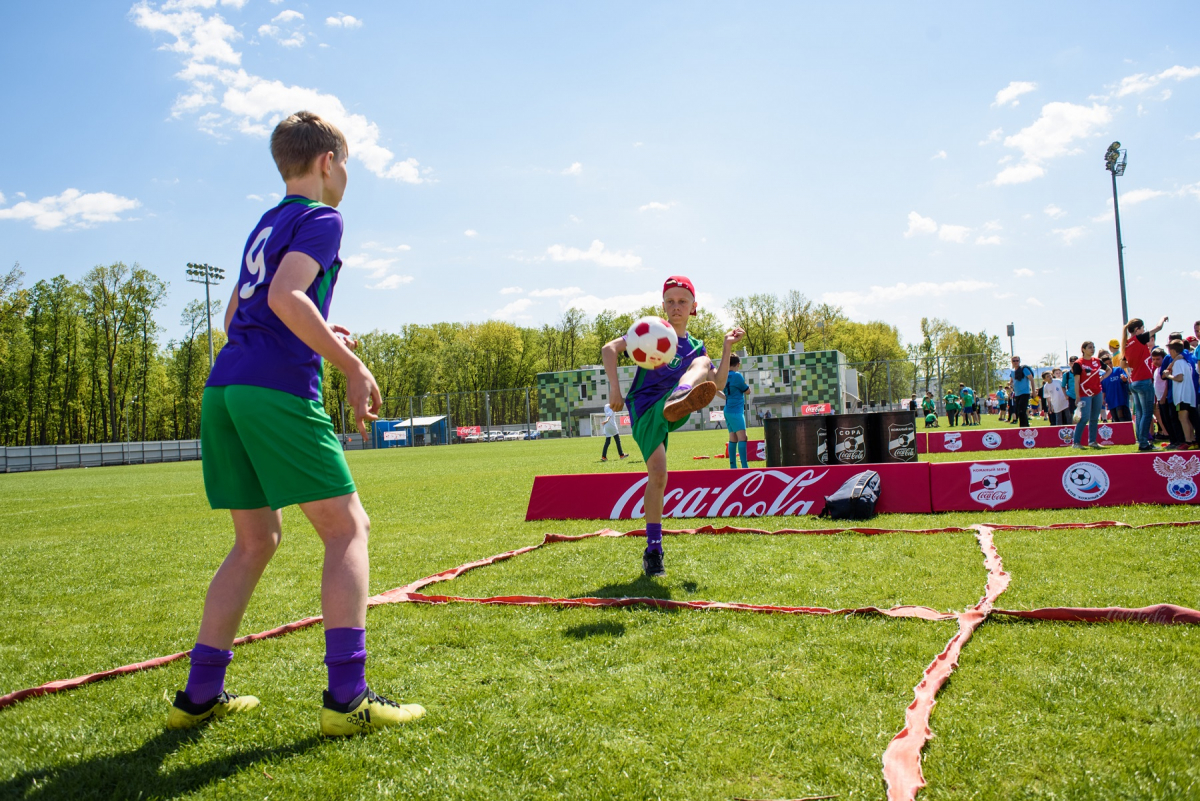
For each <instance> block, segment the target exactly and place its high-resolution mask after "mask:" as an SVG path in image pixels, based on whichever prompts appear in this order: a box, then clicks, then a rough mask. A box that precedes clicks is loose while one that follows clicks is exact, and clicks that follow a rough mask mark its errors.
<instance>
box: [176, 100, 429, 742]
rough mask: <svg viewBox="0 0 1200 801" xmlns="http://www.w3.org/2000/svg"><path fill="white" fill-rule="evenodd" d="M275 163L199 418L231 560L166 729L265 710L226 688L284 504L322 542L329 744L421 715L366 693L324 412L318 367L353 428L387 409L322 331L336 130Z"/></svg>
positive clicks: (298, 123) (362, 536)
mask: <svg viewBox="0 0 1200 801" xmlns="http://www.w3.org/2000/svg"><path fill="white" fill-rule="evenodd" d="M271 155H272V156H273V157H274V159H275V164H276V166H277V167H278V168H279V172H280V175H281V176H282V177H283V180H284V182H285V183H286V185H287V194H286V196H285V197H284V198H283V200H281V201H280V203H279V205H278V206H276V207H275V208H273V209H271V210H270V211H268V212H267V213H266V214H264V215H263V216H262V219H261V220H259V222H258V225H256V226H255V228H254V230H253V231H252V232H251V233H250V237H249V239H247V241H246V248H245V251H244V254H243V259H242V267H241V272H240V275H239V277H238V281H237V286H236V287H235V288H234V291H233V296H232V297H231V298H230V300H229V308H228V310H227V311H226V313H225V330H226V331H227V332H228V335H229V342H228V344H227V345H226V346H225V347H224V348H223V349H222V350H221V353H220V355H219V356H218V357H217V360H216V364H214V365H213V370H212V374H211V375H210V377H209V379H208V384H207V385H206V387H205V389H204V400H203V404H202V407H201V416H200V439H201V447H202V453H203V471H204V489H205V492H206V494H207V495H208V501H209V504H210V505H211V506H212V508H214V509H228V510H229V511H230V514H231V515H232V517H233V528H234V545H233V550H231V551H230V552H229V555H228V556H227V557H225V561H224V562H222V563H221V567H220V569H218V570H217V574H216V575H215V576H214V577H213V580H212V583H211V584H210V585H209V588H208V594H207V596H206V597H205V600H204V614H203V617H202V619H201V622H200V632H199V634H198V636H197V638H196V646H195V647H194V648H193V649H192V651H191V671H190V673H189V675H188V681H187V687H186V689H184V690H182V691H180V692H177V693H176V694H175V702H174V704H172V706H171V709H170V711H169V713H168V715H167V727H168V728H173V729H182V728H190V727H193V726H197V725H199V724H200V723H202V722H203V721H205V720H208V719H210V718H222V717H225V716H226V715H230V714H234V713H238V712H243V711H247V710H250V709H253V708H254V707H256V706H258V699H257V698H254V697H251V696H237V695H232V694H230V693H227V692H225V669H226V668H227V667H228V666H229V663H230V662H231V661H232V659H233V651H232V650H230V649H231V647H232V646H233V640H234V637H235V635H236V634H237V629H238V625H239V624H240V623H241V620H242V616H243V614H244V613H245V611H246V607H247V605H248V604H249V603H250V596H251V595H252V594H253V592H254V588H255V586H256V585H257V584H258V580H259V578H260V577H261V576H262V574H263V571H264V570H265V569H266V567H267V563H268V562H270V561H271V557H272V556H273V555H274V554H275V550H276V548H278V547H279V542H280V538H281V537H282V536H283V530H282V515H281V513H280V509H282V508H283V507H284V506H291V505H292V504H298V505H299V506H300V510H301V511H302V512H304V514H305V516H306V517H308V519H309V522H311V523H312V525H313V528H315V529H316V531H317V535H318V536H320V538H321V540H322V542H323V543H324V545H325V566H324V570H323V572H322V576H321V611H322V613H323V615H324V623H325V664H326V665H327V666H328V668H329V685H328V689H327V690H326V691H325V694H324V704H323V706H322V709H321V714H320V727H321V733H322V734H325V735H327V736H331V735H345V734H357V733H360V732H366V731H370V730H372V729H378V728H382V727H384V726H391V725H395V724H397V723H405V722H408V721H411V720H415V719H417V718H419V717H421V715H423V714H424V713H425V710H424V709H422V708H421V707H420V706H418V705H416V704H410V705H404V706H402V705H400V704H397V703H395V702H394V701H390V700H388V699H386V698H383V697H381V696H378V695H376V694H375V693H373V692H372V691H371V690H369V689H368V688H367V682H366V675H365V668H366V659H367V651H366V629H365V626H366V613H367V577H368V572H369V570H368V557H367V533H368V531H369V529H370V520H368V518H367V513H366V512H365V511H364V510H363V507H362V503H361V502H360V501H359V498H358V493H357V492H356V491H355V487H354V481H353V480H352V479H351V477H350V470H349V468H348V467H347V465H346V459H345V456H344V455H343V453H342V448H341V445H340V444H339V443H338V440H337V436H336V435H335V434H334V431H333V424H332V422H331V421H330V419H329V415H327V414H326V413H325V410H324V407H323V406H322V404H321V363H322V359H323V358H324V359H328V360H329V361H330V362H331V363H332V364H333V365H334V366H335V367H337V368H338V369H339V370H341V371H342V372H343V373H344V374H345V375H346V395H347V400H348V402H349V404H350V406H351V407H352V408H353V409H354V412H355V419H356V420H357V421H358V428H359V431H360V433H362V434H363V436H364V437H365V436H366V425H367V423H366V421H367V420H372V419H375V413H376V412H377V411H378V410H379V406H380V403H381V399H380V396H379V387H378V386H377V385H376V384H375V378H374V377H373V376H372V375H371V372H370V371H369V370H368V369H367V368H366V367H365V366H364V365H363V363H362V362H361V361H359V359H358V357H356V356H355V355H354V352H353V351H354V349H355V348H356V347H357V342H355V341H354V340H352V339H349V338H348V337H347V335H348V334H349V333H350V332H349V330H348V329H346V328H343V327H341V326H338V325H330V324H329V323H328V322H326V320H327V318H328V315H329V303H330V299H331V297H332V294H333V287H334V284H335V283H336V282H337V276H338V271H339V269H340V268H341V261H340V259H339V258H338V250H339V248H340V246H341V239H342V217H341V215H340V214H339V213H338V212H337V205H338V204H339V203H340V202H341V200H342V196H343V194H344V193H345V191H346V180H347V174H346V159H347V158H348V156H349V150H348V148H347V146H346V139H345V137H344V136H343V135H342V133H341V131H339V130H338V129H337V128H335V127H334V126H333V125H331V124H329V123H328V122H326V121H325V120H323V119H321V118H320V117H318V116H317V115H316V114H312V113H310V112H306V111H301V112H298V113H296V114H293V115H292V116H290V117H288V118H287V119H285V120H283V121H282V122H281V123H279V125H278V126H276V128H275V131H274V133H272V135H271Z"/></svg>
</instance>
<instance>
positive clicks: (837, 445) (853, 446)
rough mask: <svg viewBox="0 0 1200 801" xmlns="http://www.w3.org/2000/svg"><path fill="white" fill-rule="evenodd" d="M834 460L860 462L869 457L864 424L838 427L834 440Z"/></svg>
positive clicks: (850, 462) (845, 462)
mask: <svg viewBox="0 0 1200 801" xmlns="http://www.w3.org/2000/svg"><path fill="white" fill-rule="evenodd" d="M833 458H834V461H837V462H841V463H842V464H859V463H860V462H863V461H865V460H866V458H867V448H866V436H865V435H864V432H863V427H862V426H853V427H851V428H841V427H840V426H839V427H838V428H837V429H836V432H835V434H834V441H833Z"/></svg>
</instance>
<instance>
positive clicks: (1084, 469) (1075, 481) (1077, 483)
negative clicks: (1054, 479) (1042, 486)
mask: <svg viewBox="0 0 1200 801" xmlns="http://www.w3.org/2000/svg"><path fill="white" fill-rule="evenodd" d="M1062 487H1063V490H1064V491H1066V493H1067V494H1068V495H1070V496H1071V497H1072V498H1074V499H1075V500H1077V501H1084V502H1090V501H1097V500H1099V499H1101V498H1103V497H1104V494H1105V493H1106V492H1108V473H1106V472H1105V471H1104V468H1103V467H1101V466H1100V465H1098V464H1096V463H1094V462H1075V463H1074V464H1072V465H1070V466H1068V467H1067V469H1066V470H1064V471H1063V476H1062Z"/></svg>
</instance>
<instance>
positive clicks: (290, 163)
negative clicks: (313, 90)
mask: <svg viewBox="0 0 1200 801" xmlns="http://www.w3.org/2000/svg"><path fill="white" fill-rule="evenodd" d="M330 152H332V153H333V154H334V156H335V157H336V158H339V159H340V158H342V157H343V156H346V155H348V154H349V152H350V148H349V147H348V146H347V145H346V137H345V136H344V135H343V134H342V132H341V131H339V130H338V129H337V126H335V125H333V124H332V123H329V122H326V121H325V120H323V119H321V118H320V117H318V116H317V115H316V114H313V113H312V112H311V111H297V112H296V113H295V114H293V115H291V116H290V117H288V118H287V119H285V120H283V121H282V122H280V123H279V124H278V125H276V126H275V130H274V131H273V132H272V133H271V157H272V158H274V159H275V166H276V167H278V168H279V174H280V175H281V176H283V180H285V181H289V180H291V179H293V178H299V177H300V176H302V175H304V174H305V173H307V172H308V171H309V169H310V168H311V167H312V163H313V159H315V158H317V157H318V156H323V155H324V154H326V153H330Z"/></svg>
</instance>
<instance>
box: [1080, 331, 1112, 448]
mask: <svg viewBox="0 0 1200 801" xmlns="http://www.w3.org/2000/svg"><path fill="white" fill-rule="evenodd" d="M1080 351H1081V352H1082V354H1083V356H1082V357H1080V358H1078V359H1075V358H1072V359H1071V376H1072V377H1073V379H1074V380H1073V381H1072V384H1073V385H1074V386H1075V388H1076V389H1077V390H1078V393H1079V400H1078V404H1079V410H1080V415H1079V422H1078V423H1076V424H1075V437H1074V438H1073V440H1072V442H1071V447H1073V448H1082V447H1083V429H1084V426H1087V428H1088V443H1089V445H1088V447H1090V448H1093V449H1095V450H1100V449H1101V448H1103V447H1104V446H1103V445H1101V444H1100V426H1099V421H1100V408H1101V405H1102V404H1103V403H1104V395H1103V394H1102V389H1101V382H1102V381H1103V380H1104V379H1105V377H1106V376H1108V373H1109V369H1108V368H1107V367H1105V366H1104V363H1103V362H1101V361H1100V360H1099V359H1097V358H1096V356H1095V354H1096V346H1095V344H1094V343H1092V342H1090V341H1087V342H1084V343H1083V345H1082V346H1080Z"/></svg>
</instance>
